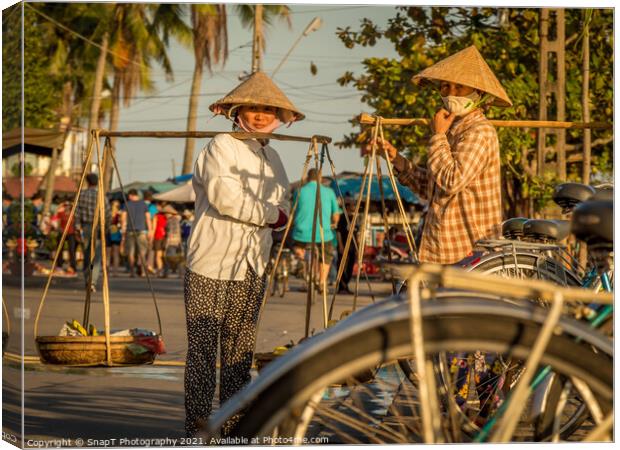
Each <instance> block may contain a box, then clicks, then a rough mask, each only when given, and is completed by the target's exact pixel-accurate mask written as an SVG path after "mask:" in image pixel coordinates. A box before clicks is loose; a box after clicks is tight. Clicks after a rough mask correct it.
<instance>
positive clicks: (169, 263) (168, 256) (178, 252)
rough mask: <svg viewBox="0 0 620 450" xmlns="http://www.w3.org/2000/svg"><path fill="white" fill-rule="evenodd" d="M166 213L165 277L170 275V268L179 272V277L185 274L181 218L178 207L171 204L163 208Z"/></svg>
mask: <svg viewBox="0 0 620 450" xmlns="http://www.w3.org/2000/svg"><path fill="white" fill-rule="evenodd" d="M163 213H164V214H165V215H166V241H165V247H164V258H165V264H164V273H163V277H164V278H165V277H167V276H168V271H169V270H170V269H172V270H174V271H176V272H177V274H178V275H179V278H180V277H182V276H183V259H184V253H183V243H182V240H181V218H180V217H179V213H178V212H177V210H176V209H174V207H173V206H171V205H166V206H164V208H163Z"/></svg>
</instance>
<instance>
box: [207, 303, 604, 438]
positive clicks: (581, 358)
mask: <svg viewBox="0 0 620 450" xmlns="http://www.w3.org/2000/svg"><path fill="white" fill-rule="evenodd" d="M389 301H391V302H394V300H389ZM361 312H363V310H362V311H361ZM422 315H423V333H424V339H425V343H426V350H427V351H430V352H447V351H461V350H464V351H466V350H468V349H469V350H475V349H480V348H484V349H486V350H491V351H495V352H497V353H502V354H503V353H508V352H510V353H511V354H514V355H515V356H516V357H520V358H524V359H525V358H526V357H527V355H528V353H529V350H530V347H531V344H532V342H533V341H534V340H535V338H536V336H537V333H538V331H539V330H540V327H541V325H542V323H543V322H544V319H545V317H546V311H545V310H544V309H542V308H539V307H536V306H534V305H532V304H526V305H523V306H519V307H517V306H514V305H510V304H508V303H504V302H499V301H493V300H490V301H487V300H475V299H474V300H472V298H471V297H464V298H463V297H459V296H457V295H455V296H454V297H452V298H450V299H448V298H443V299H441V300H436V301H432V302H423V304H422ZM357 317H358V314H357V313H356V314H353V315H351V316H350V317H349V318H348V319H346V320H344V321H342V322H340V323H339V324H337V325H336V326H334V327H332V328H330V329H328V330H327V331H325V332H324V333H322V334H320V335H318V336H315V337H313V338H312V339H309V340H308V341H306V342H304V343H303V344H302V345H300V346H298V347H297V348H295V349H293V350H291V351H290V352H289V353H288V354H287V355H285V356H284V357H282V358H281V359H279V360H278V361H275V362H274V363H272V364H270V365H269V366H267V367H266V368H265V370H264V371H263V374H261V376H260V377H259V378H258V379H256V380H255V381H254V382H253V383H251V384H250V385H248V386H246V388H244V389H243V390H242V391H241V392H239V393H237V394H236V395H235V396H234V397H233V398H232V399H231V400H230V401H229V402H227V403H226V404H225V405H223V406H222V408H221V409H220V410H219V411H218V412H217V413H216V414H215V415H214V416H213V418H212V419H211V420H210V421H209V425H208V426H209V430H210V431H209V432H208V434H209V435H211V436H213V435H217V430H219V429H220V427H221V426H222V425H223V424H224V423H225V422H226V420H227V419H228V418H229V417H231V416H233V415H235V414H237V413H239V411H241V410H243V411H244V414H243V416H242V418H241V420H240V421H239V422H238V423H237V425H236V427H234V428H233V430H232V432H231V436H238V437H245V438H250V437H254V436H261V435H269V433H271V432H272V431H273V428H274V427H275V426H276V425H277V424H278V423H280V422H282V421H283V420H284V418H285V417H286V416H287V415H288V414H290V413H291V411H293V410H295V411H299V410H300V408H303V406H304V405H305V404H307V402H308V401H309V399H310V398H311V396H312V395H313V394H315V393H316V392H317V391H318V390H319V389H320V388H323V387H325V386H328V385H329V384H330V383H333V382H337V381H339V380H342V379H345V378H346V377H349V376H353V375H355V374H356V373H359V372H361V371H363V370H365V369H368V368H370V367H375V366H378V365H381V364H385V363H386V362H390V361H393V360H395V359H398V358H401V357H406V356H408V355H409V354H410V352H411V342H410V334H409V333H410V319H409V310H408V305H407V304H406V303H405V302H402V301H401V302H400V304H396V305H388V306H387V307H386V306H385V305H384V306H383V307H382V308H377V309H375V314H372V315H369V314H362V315H360V316H359V317H360V320H357ZM472 324H473V325H474V326H472ZM558 327H560V328H561V329H562V330H563V333H562V334H560V335H557V334H554V335H553V336H552V338H551V341H550V342H549V345H548V347H547V349H546V351H545V354H544V357H543V360H542V361H541V364H543V365H544V364H553V367H554V370H556V371H558V372H559V373H563V374H566V375H567V376H577V377H579V378H580V379H582V380H583V381H584V382H586V383H587V384H588V385H589V386H590V388H591V389H592V391H593V392H594V393H595V395H596V396H597V398H598V399H599V402H600V404H601V407H602V408H603V410H604V411H609V410H610V409H611V399H612V383H613V375H612V374H613V364H612V362H611V355H612V351H613V350H612V344H611V340H609V339H608V338H606V337H605V336H602V335H600V334H599V333H596V332H595V331H594V330H591V329H589V328H587V327H585V326H584V325H583V324H580V323H578V322H576V321H574V320H570V319H567V318H562V319H561V321H560V323H559V324H558ZM472 331H473V332H472ZM576 337H579V338H580V339H581V340H580V342H578V343H576V342H575V340H574V339H575V338H576ZM593 347H594V348H596V349H597V352H596V353H594V352H593V351H592V348H593Z"/></svg>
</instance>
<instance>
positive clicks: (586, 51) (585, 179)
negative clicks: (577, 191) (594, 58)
mask: <svg viewBox="0 0 620 450" xmlns="http://www.w3.org/2000/svg"><path fill="white" fill-rule="evenodd" d="M587 14H588V10H587V9H584V10H583V17H584V22H586V23H585V24H584V25H585V27H584V30H583V63H582V66H581V74H582V77H583V79H582V85H581V86H582V88H581V109H582V111H583V117H582V118H581V119H582V120H583V121H584V122H587V121H589V120H590V34H589V26H588V23H587ZM591 153H592V132H591V131H590V130H589V129H585V130H583V165H582V176H581V180H582V181H581V182H582V183H584V184H590V170H591V167H590V161H591V159H590V158H591V156H592V155H591ZM587 262H588V249H587V246H586V245H585V244H582V245H581V246H580V247H579V264H581V265H582V266H583V267H585V266H586V263H587Z"/></svg>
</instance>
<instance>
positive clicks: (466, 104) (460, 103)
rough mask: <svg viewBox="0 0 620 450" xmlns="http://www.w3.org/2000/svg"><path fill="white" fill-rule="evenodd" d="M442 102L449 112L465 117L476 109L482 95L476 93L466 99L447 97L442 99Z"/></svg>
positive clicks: (453, 96)
mask: <svg viewBox="0 0 620 450" xmlns="http://www.w3.org/2000/svg"><path fill="white" fill-rule="evenodd" d="M441 100H442V101H443V104H444V106H445V107H446V109H447V110H448V111H449V112H451V113H454V114H455V115H457V116H463V115H465V114H467V113H468V112H470V111H471V110H473V109H474V105H475V103H476V102H477V101H478V100H480V94H478V93H477V92H476V91H474V92H472V93H471V94H469V95H466V96H465V97H457V96H455V95H449V96H447V97H441Z"/></svg>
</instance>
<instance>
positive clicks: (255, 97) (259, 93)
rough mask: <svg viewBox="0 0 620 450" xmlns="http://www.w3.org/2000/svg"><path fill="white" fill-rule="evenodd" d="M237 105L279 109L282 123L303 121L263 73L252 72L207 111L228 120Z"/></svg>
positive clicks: (299, 113) (290, 103) (301, 115)
mask: <svg viewBox="0 0 620 450" xmlns="http://www.w3.org/2000/svg"><path fill="white" fill-rule="evenodd" d="M239 105H265V106H273V107H276V108H279V109H280V111H281V113H282V114H281V117H280V119H281V120H282V122H285V123H288V122H294V121H298V120H303V119H304V117H305V116H304V115H303V114H302V113H301V112H299V111H298V110H297V108H295V106H294V105H293V103H292V102H291V101H290V100H289V99H288V98H287V97H286V95H284V92H282V91H281V90H280V88H278V86H276V84H275V83H274V82H273V81H272V80H271V78H269V77H268V76H267V75H266V74H265V73H264V72H254V73H253V74H252V75H250V77H249V78H248V79H247V80H245V81H244V82H243V83H241V84H240V85H239V86H237V87H236V88H234V89H233V90H232V91H230V92H229V93H228V94H226V96H225V97H224V98H221V99H219V100H218V101H216V102H215V103H213V104H212V105H211V106H209V109H210V110H211V111H213V112H214V113H215V114H224V115H225V116H226V117H228V118H229V119H230V112H231V108H233V107H235V106H239Z"/></svg>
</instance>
